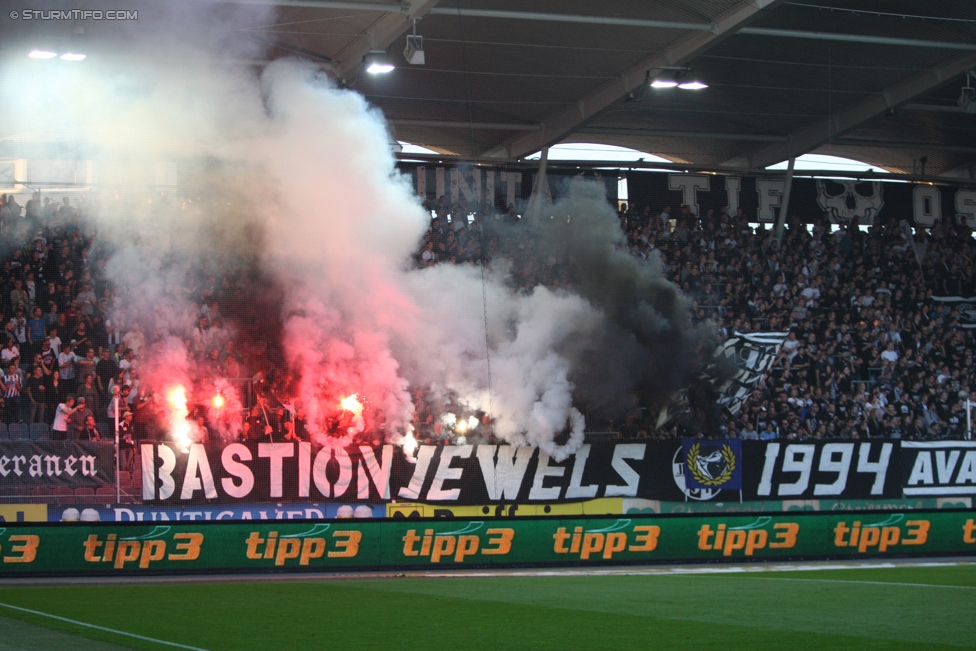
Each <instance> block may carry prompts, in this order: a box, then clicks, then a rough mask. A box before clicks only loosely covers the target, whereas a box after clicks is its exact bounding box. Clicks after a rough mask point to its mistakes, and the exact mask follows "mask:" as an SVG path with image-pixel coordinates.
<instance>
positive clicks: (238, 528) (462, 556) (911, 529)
mask: <svg viewBox="0 0 976 651" xmlns="http://www.w3.org/2000/svg"><path fill="white" fill-rule="evenodd" d="M974 552H976V518H974V515H973V512H972V511H946V510H938V511H936V510H915V511H908V512H890V511H889V512H882V513H879V512H863V511H862V512H839V513H812V512H795V513H781V514H774V515H764V514H748V515H722V514H689V515H656V516H634V517H616V516H613V517H590V518H560V517H551V518H500V519H493V520H478V519H469V518H457V519H443V520H406V519H403V520H385V521H378V520H351V519H350V520H332V521H329V522H287V521H253V522H179V523H172V524H166V525H159V524H145V523H131V524H130V523H104V524H77V525H75V524H71V525H65V524H43V523H38V524H35V523H25V524H22V525H9V526H7V527H6V528H0V576H3V577H12V576H18V575H30V574H37V575H39V574H120V573H140V572H146V573H148V572H155V573H187V572H239V571H245V572H247V571H273V570H314V571H323V570H325V571H328V570H349V569H364V570H373V569H395V568H413V569H436V568H457V567H478V566H482V567H484V566H494V567H510V566H525V565H579V564H597V563H625V564H636V563H656V562H709V561H723V560H724V561H733V560H737V561H741V560H751V559H756V560H760V559H787V558H850V557H858V556H879V555H881V556H883V555H936V554H971V553H974Z"/></svg>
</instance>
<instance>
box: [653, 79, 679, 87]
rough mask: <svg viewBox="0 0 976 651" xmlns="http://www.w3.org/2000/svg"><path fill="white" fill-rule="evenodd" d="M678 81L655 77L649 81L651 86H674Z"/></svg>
mask: <svg viewBox="0 0 976 651" xmlns="http://www.w3.org/2000/svg"><path fill="white" fill-rule="evenodd" d="M677 85H678V82H676V81H674V80H673V79H655V80H654V81H652V82H651V88H674V87H675V86H677Z"/></svg>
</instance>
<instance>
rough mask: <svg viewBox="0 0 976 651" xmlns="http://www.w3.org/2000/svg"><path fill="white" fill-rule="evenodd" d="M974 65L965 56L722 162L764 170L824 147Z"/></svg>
mask: <svg viewBox="0 0 976 651" xmlns="http://www.w3.org/2000/svg"><path fill="white" fill-rule="evenodd" d="M973 66H976V54H967V55H965V56H962V57H957V58H955V59H952V60H950V61H946V62H945V63H943V64H941V65H939V66H937V67H935V68H932V69H930V70H924V71H922V72H919V73H916V74H914V75H912V76H911V77H908V78H906V79H903V80H902V81H899V82H897V83H895V84H892V85H891V86H888V87H887V88H885V89H883V90H882V91H881V92H880V93H877V94H873V95H871V96H870V97H868V98H867V99H864V100H862V101H860V102H857V103H855V104H853V105H851V106H848V107H845V108H843V109H840V110H838V111H835V112H834V113H833V114H831V115H829V116H824V117H823V118H820V119H816V120H813V121H812V122H810V123H808V124H807V125H806V126H804V127H802V128H801V129H799V130H798V131H796V132H795V133H792V134H790V135H789V137H788V139H787V141H786V142H782V143H775V144H772V145H769V146H767V147H764V148H762V149H760V150H758V151H755V152H752V153H751V154H747V155H745V156H741V157H738V158H735V159H732V160H729V161H726V162H725V163H723V164H724V165H730V166H734V167H751V168H760V169H761V168H764V167H767V166H769V165H773V164H775V163H779V162H780V161H784V160H786V159H788V158H793V157H796V156H801V155H803V154H805V153H807V152H809V151H813V150H814V149H816V148H817V147H820V146H821V145H824V144H826V143H827V142H829V141H831V140H832V139H834V138H836V137H837V136H840V135H843V134H844V133H847V132H848V131H850V130H851V129H853V128H855V127H856V126H858V125H859V124H862V123H863V122H865V121H866V120H870V119H871V118H873V117H875V116H877V115H880V114H882V113H884V112H885V111H887V110H889V109H893V108H895V107H897V106H899V105H900V104H904V103H905V102H907V101H909V100H910V99H912V98H913V97H917V96H918V95H921V94H922V93H924V92H926V91H928V90H930V89H931V88H934V87H936V86H938V85H939V84H941V83H942V82H944V81H947V80H949V79H951V78H952V77H955V76H956V75H959V74H961V73H963V72H965V71H966V70H967V69H968V68H971V67H973Z"/></svg>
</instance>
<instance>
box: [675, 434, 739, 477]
mask: <svg viewBox="0 0 976 651" xmlns="http://www.w3.org/2000/svg"><path fill="white" fill-rule="evenodd" d="M681 447H682V450H683V452H684V457H685V464H684V465H685V484H686V485H687V487H688V488H689V489H709V490H742V441H740V440H738V439H724V440H721V441H707V440H704V439H688V438H683V439H681Z"/></svg>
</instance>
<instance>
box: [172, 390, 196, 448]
mask: <svg viewBox="0 0 976 651" xmlns="http://www.w3.org/2000/svg"><path fill="white" fill-rule="evenodd" d="M166 402H167V404H168V405H169V407H170V434H171V435H172V437H173V440H174V441H176V442H177V443H178V444H179V445H180V447H181V448H183V451H184V452H186V451H187V450H189V449H190V444H191V443H193V439H192V438H190V423H189V422H188V421H187V420H186V417H187V416H189V415H190V412H189V410H188V409H187V408H186V388H185V387H184V386H183V385H182V384H178V385H176V386H175V387H173V388H171V389H170V390H169V391H167V392H166Z"/></svg>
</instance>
